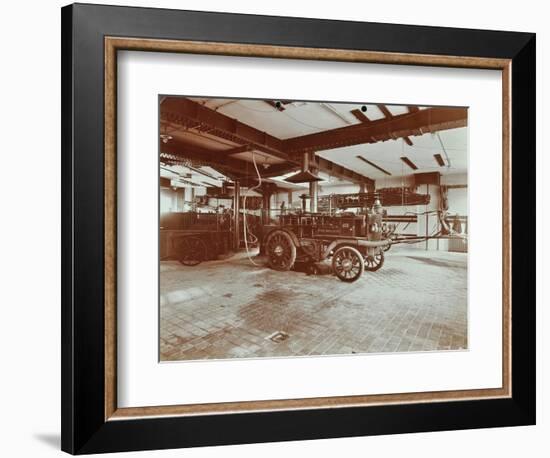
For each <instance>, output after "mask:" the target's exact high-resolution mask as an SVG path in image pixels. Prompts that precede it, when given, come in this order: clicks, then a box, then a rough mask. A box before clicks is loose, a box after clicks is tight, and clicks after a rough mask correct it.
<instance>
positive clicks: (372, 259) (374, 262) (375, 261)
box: [365, 251, 384, 272]
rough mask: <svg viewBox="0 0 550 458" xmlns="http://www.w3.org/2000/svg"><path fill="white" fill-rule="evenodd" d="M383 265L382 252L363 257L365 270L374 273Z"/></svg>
mask: <svg viewBox="0 0 550 458" xmlns="http://www.w3.org/2000/svg"><path fill="white" fill-rule="evenodd" d="M383 264H384V252H383V251H380V252H378V253H377V254H374V255H370V254H367V256H365V270H368V271H369V272H376V271H377V270H378V269H380V267H382V265H383Z"/></svg>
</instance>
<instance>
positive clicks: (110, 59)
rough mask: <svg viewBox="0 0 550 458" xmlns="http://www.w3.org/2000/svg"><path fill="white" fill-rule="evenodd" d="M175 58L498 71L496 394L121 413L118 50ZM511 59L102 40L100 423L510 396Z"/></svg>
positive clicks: (363, 397)
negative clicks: (498, 331)
mask: <svg viewBox="0 0 550 458" xmlns="http://www.w3.org/2000/svg"><path fill="white" fill-rule="evenodd" d="M119 50H129V51H152V52H177V53H188V54H211V55H225V56H241V57H268V58H284V59H304V60H320V61H341V62H364V63H378V64H400V65H424V66H444V67H459V68H481V69H493V70H500V71H501V72H502V185H503V189H502V215H503V216H502V231H503V242H502V261H503V262H502V285H503V289H502V318H503V321H502V322H503V325H502V380H503V385H502V387H501V388H491V389H472V390H454V391H430V392H420V393H402V394H377V395H358V396H357V395H354V396H333V397H318V398H303V399H284V400H265V401H242V402H224V403H209V404H184V405H170V406H143V407H131V408H118V405H117V371H116V366H117V336H116V330H117V324H116V323H117V322H116V319H117V314H116V291H117V283H116V246H117V227H116V211H117V210H116V208H117V193H116V190H117V177H116V174H117V169H116V163H117V161H116V150H117V149H116V132H117V128H116V100H117V99H116V88H117V51H119ZM511 66H512V63H511V60H509V59H492V58H479V57H460V56H438V55H424V54H403V53H385V52H373V51H356V50H341V49H318V48H299V47H287V46H268V45H247V44H232V43H212V42H197V41H179V40H156V39H142V38H120V37H105V81H104V89H105V115H104V116H105V120H104V121H105V126H104V128H105V145H104V148H105V151H104V153H105V198H104V199H105V202H104V205H105V208H104V212H105V234H104V238H105V266H104V268H105V398H104V402H105V406H104V407H105V420H106V421H112V420H119V419H124V420H128V419H136V418H143V417H151V416H182V415H207V414H226V413H245V412H258V411H274V410H299V409H321V408H338V407H352V406H371V405H381V404H404V403H424V402H437V401H460V400H476V399H489V398H506V397H511V393H512V384H511V381H512V376H511V375H512V372H511V371H512V368H511V345H512V335H511V313H512V304H511V286H512V283H511V275H512V264H511V253H512V252H511V243H512V227H511V196H512V189H511V188H512V181H511Z"/></svg>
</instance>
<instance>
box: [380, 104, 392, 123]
mask: <svg viewBox="0 0 550 458" xmlns="http://www.w3.org/2000/svg"><path fill="white" fill-rule="evenodd" d="M376 106H377V107H378V109H379V110H380V111H381V112H382V114H383V115H384V118H386V119H392V118H393V115H392V114H391V111H390V110H388V107H387V106H386V105H382V104H379V105H376Z"/></svg>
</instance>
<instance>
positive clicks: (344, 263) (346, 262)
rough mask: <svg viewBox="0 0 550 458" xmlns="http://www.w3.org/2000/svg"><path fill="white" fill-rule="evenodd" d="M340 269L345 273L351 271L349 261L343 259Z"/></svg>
mask: <svg viewBox="0 0 550 458" xmlns="http://www.w3.org/2000/svg"><path fill="white" fill-rule="evenodd" d="M342 267H343V269H344V270H345V271H349V270H351V261H350V260H349V259H344V260H343V261H342Z"/></svg>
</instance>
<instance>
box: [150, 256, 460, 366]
mask: <svg viewBox="0 0 550 458" xmlns="http://www.w3.org/2000/svg"><path fill="white" fill-rule="evenodd" d="M466 262H467V257H466V255H465V254H461V253H445V252H426V251H422V250H420V249H406V250H401V251H399V249H396V247H394V248H392V250H391V251H389V252H388V253H387V256H386V261H385V264H384V266H383V267H382V268H381V269H380V270H379V271H378V272H365V274H364V275H363V277H362V278H361V279H359V280H358V281H356V282H355V283H351V284H350V283H343V282H341V281H340V280H338V279H337V278H336V277H335V276H333V275H330V274H327V275H317V276H308V275H306V274H305V273H301V272H292V271H290V272H276V271H273V270H270V269H269V268H267V267H263V266H261V267H255V266H253V265H252V264H250V262H249V261H248V259H247V258H246V256H245V255H244V254H243V253H239V254H237V255H235V256H234V257H232V258H230V259H227V260H224V261H211V262H205V263H202V264H200V265H199V266H196V267H185V266H182V265H180V264H179V263H177V262H171V261H169V262H162V263H161V268H160V271H161V273H160V285H161V298H160V304H161V308H160V355H161V360H162V361H175V360H190V359H224V358H258V357H281V356H304V355H331V354H332V355H334V354H351V353H371V352H373V353H379V352H405V351H434V350H459V349H464V348H467V299H466V297H467V294H466V288H467V268H466V267H467V265H466ZM277 332H283V333H285V334H287V335H288V337H287V338H286V339H284V340H282V341H280V342H274V341H272V340H270V339H269V336H273V334H274V333H277Z"/></svg>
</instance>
